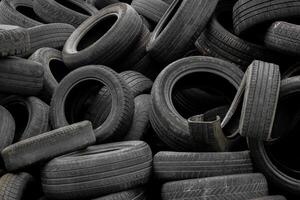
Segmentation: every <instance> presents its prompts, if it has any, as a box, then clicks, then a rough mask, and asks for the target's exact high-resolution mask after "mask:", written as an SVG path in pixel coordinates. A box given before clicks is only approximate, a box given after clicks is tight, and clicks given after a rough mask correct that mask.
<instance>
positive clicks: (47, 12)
mask: <svg viewBox="0 0 300 200" xmlns="http://www.w3.org/2000/svg"><path fill="white" fill-rule="evenodd" d="M33 9H34V11H35V12H36V14H37V15H38V16H39V17H40V18H41V19H43V20H44V21H45V22H47V23H58V22H60V23H67V24H70V25H73V26H74V27H78V26H79V25H80V24H81V23H82V22H84V21H85V20H86V19H87V18H88V17H89V16H91V15H93V14H96V13H97V9H96V8H94V7H93V6H91V5H89V4H88V3H86V2H84V1H81V0H64V1H59V0H34V1H33Z"/></svg>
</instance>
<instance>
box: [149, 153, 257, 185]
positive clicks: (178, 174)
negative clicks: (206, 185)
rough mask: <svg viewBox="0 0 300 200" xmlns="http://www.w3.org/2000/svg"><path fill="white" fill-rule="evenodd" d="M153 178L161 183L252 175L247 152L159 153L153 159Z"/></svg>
mask: <svg viewBox="0 0 300 200" xmlns="http://www.w3.org/2000/svg"><path fill="white" fill-rule="evenodd" d="M153 168H154V176H155V177H156V179H157V180H160V181H162V182H168V181H177V180H185V179H193V178H204V177H213V176H223V175H230V174H245V173H252V172H253V167H252V162H251V159H250V153H249V151H242V152H224V153H180V152H163V151H162V152H159V153H157V154H156V155H155V156H154V158H153Z"/></svg>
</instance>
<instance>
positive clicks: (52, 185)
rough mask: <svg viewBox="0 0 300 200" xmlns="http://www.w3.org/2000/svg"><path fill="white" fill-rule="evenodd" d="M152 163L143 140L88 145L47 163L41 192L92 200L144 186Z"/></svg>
mask: <svg viewBox="0 0 300 200" xmlns="http://www.w3.org/2000/svg"><path fill="white" fill-rule="evenodd" d="M116 163H118V164H116ZM151 164H152V154H151V150H150V148H149V146H148V145H147V144H146V143H144V142H142V141H131V142H119V143H109V144H103V145H97V146H90V147H88V148H87V149H86V150H81V151H77V152H74V153H70V154H67V155H64V156H61V157H57V158H55V159H53V160H52V161H50V162H49V163H47V164H46V165H45V167H44V168H43V169H42V172H41V177H42V185H43V190H44V192H45V194H46V197H48V198H50V199H74V198H87V199H91V198H95V197H99V196H101V195H106V194H110V193H115V192H120V191H124V190H128V189H131V188H134V187H139V186H141V185H143V184H145V183H147V182H148V180H149V177H150V174H151Z"/></svg>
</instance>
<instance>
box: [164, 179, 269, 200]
mask: <svg viewBox="0 0 300 200" xmlns="http://www.w3.org/2000/svg"><path fill="white" fill-rule="evenodd" d="M187 188H188V189H187ZM266 195H268V185H267V181H266V179H265V177H264V176H263V175H262V174H238V175H227V176H216V177H210V178H202V179H189V180H183V181H174V182H169V183H165V184H164V185H163V186H162V199H163V200H169V199H170V200H171V199H178V200H179V199H180V200H183V199H184V200H192V199H197V200H213V199H236V200H245V199H251V198H257V197H261V196H266Z"/></svg>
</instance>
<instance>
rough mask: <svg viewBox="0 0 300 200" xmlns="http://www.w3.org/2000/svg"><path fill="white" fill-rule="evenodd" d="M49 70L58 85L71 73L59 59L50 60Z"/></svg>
mask: <svg viewBox="0 0 300 200" xmlns="http://www.w3.org/2000/svg"><path fill="white" fill-rule="evenodd" d="M49 68H50V71H51V73H52V75H53V76H54V78H55V79H56V81H57V82H58V83H59V82H60V81H61V80H62V79H63V78H64V77H65V76H66V75H67V74H68V73H69V72H70V70H69V69H68V67H67V66H66V65H65V64H64V63H63V62H62V61H61V60H57V59H52V60H50V62H49Z"/></svg>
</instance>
